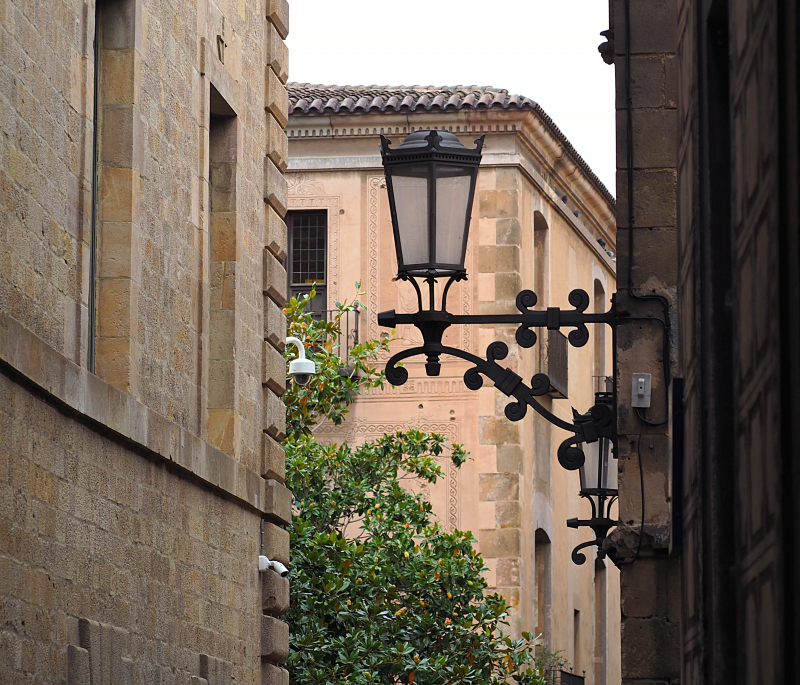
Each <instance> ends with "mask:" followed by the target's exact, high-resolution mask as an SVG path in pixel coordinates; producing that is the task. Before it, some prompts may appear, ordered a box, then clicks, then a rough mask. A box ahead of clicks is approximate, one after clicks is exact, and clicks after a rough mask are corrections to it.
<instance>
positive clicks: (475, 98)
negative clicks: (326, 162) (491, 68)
mask: <svg viewBox="0 0 800 685" xmlns="http://www.w3.org/2000/svg"><path fill="white" fill-rule="evenodd" d="M286 89H287V90H288V92H289V114H290V115H291V114H296V115H303V114H311V115H312V116H313V115H315V114H317V115H319V114H326V113H329V114H336V113H339V112H342V113H356V112H369V111H375V110H377V111H379V112H386V111H387V110H394V111H396V112H401V111H406V112H413V111H416V110H418V109H422V110H426V111H430V110H436V109H438V110H441V111H448V110H459V109H479V108H483V109H489V108H491V107H502V108H503V109H509V108H514V109H530V110H531V111H533V112H535V113H536V114H537V116H538V117H539V119H540V120H541V122H542V123H543V124H544V126H545V128H547V130H548V131H549V132H550V134H551V135H552V136H553V137H554V138H555V139H556V140H558V141H559V142H560V143H561V144H562V145H563V146H564V148H565V150H566V151H567V153H568V154H569V156H570V157H571V158H572V159H573V160H574V162H575V164H576V165H577V166H578V167H579V168H580V169H581V171H583V173H584V174H586V176H587V177H588V178H589V179H590V180H591V181H592V183H593V184H594V185H595V186H596V187H597V189H598V190H599V191H600V193H601V195H603V197H604V198H605V199H606V201H607V202H608V203H609V204H610V205H611V206H612V207H615V206H616V200H615V199H614V196H613V195H612V194H611V193H610V191H609V190H608V188H606V186H605V184H604V183H603V182H602V181H601V180H600V179H599V178H598V177H597V175H596V174H595V173H594V172H593V171H592V169H591V167H590V166H589V165H588V163H587V162H586V160H584V159H583V157H581V156H580V154H579V153H578V151H577V150H576V149H575V148H574V147H573V145H572V143H570V142H569V139H568V138H567V137H566V136H565V135H564V134H563V133H562V132H561V129H559V128H558V126H556V123H555V122H554V121H553V120H552V118H550V115H548V114H547V112H545V111H544V109H542V107H541V105H539V103H537V102H535V101H534V100H531V99H530V98H527V97H524V96H522V95H513V94H510V93H509V92H508V90H506V89H502V88H493V87H492V86H476V85H470V86H465V85H459V86H420V85H413V86H379V85H371V86H336V85H325V84H321V83H296V82H290V83H287V84H286Z"/></svg>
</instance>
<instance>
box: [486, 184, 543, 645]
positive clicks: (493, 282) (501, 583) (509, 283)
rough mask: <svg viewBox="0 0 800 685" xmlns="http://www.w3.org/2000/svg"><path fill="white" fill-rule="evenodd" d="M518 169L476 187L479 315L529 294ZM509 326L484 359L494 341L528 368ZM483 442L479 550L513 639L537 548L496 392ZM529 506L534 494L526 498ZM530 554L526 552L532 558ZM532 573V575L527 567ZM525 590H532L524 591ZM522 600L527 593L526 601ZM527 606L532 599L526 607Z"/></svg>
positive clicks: (496, 335) (517, 455) (491, 329)
mask: <svg viewBox="0 0 800 685" xmlns="http://www.w3.org/2000/svg"><path fill="white" fill-rule="evenodd" d="M520 182H521V177H520V174H519V172H518V171H517V169H515V168H508V169H494V170H485V171H483V172H482V173H481V174H480V175H479V177H478V186H477V188H476V195H477V203H476V205H477V210H478V217H477V221H476V225H474V229H473V230H475V229H477V234H478V238H479V248H478V259H477V262H478V264H477V267H478V268H477V271H478V276H477V278H478V311H479V312H480V313H491V314H501V313H503V314H506V313H514V312H516V311H517V309H516V306H515V299H516V296H517V293H518V292H519V291H520V290H522V287H523V286H522V275H521V273H522V266H521V261H522V250H523V246H522V231H521V228H520V218H519V217H520V216H521V215H522V192H521V191H522V189H521V188H520V187H519V185H520ZM514 330H515V329H513V328H512V327H508V326H486V327H481V328H479V329H478V350H479V354H485V351H486V348H487V347H488V345H490V344H491V343H492V342H494V341H495V340H502V341H503V342H505V343H506V344H507V345H508V347H509V356H508V357H507V358H506V359H505V360H504V361H503V364H504V365H506V366H508V368H511V369H513V370H514V371H515V372H516V373H520V374H521V375H523V376H524V375H525V373H524V372H523V371H522V370H521V368H520V367H521V359H520V349H519V347H518V346H517V345H516V343H515V341H514ZM479 393H480V399H479V408H478V440H479V444H480V448H479V449H480V454H481V455H482V458H481V463H482V465H483V468H482V471H483V472H482V473H480V475H479V476H478V500H479V507H480V509H481V524H482V526H484V527H482V528H481V529H480V530H479V531H478V532H477V537H478V542H479V545H480V552H481V554H482V555H483V558H484V559H485V560H486V564H487V566H488V567H489V569H490V574H489V584H490V586H491V587H492V591H496V592H498V593H499V594H501V595H503V597H505V599H506V601H507V602H508V604H509V606H511V607H513V608H514V611H513V612H511V616H510V618H509V621H510V626H509V627H510V629H511V631H512V633H513V634H519V631H521V630H524V629H525V628H523V626H526V625H528V624H529V623H530V606H529V604H528V602H530V600H531V597H530V596H529V595H530V592H531V587H530V583H525V582H524V581H525V576H524V575H523V574H524V573H525V572H526V568H527V566H529V565H530V564H529V563H528V564H526V563H525V560H526V559H529V558H530V550H529V549H528V550H525V549H524V547H526V543H527V542H528V541H527V540H526V536H525V535H524V532H525V527H524V525H523V511H522V503H523V501H525V499H526V492H524V489H525V483H526V478H525V474H526V471H525V465H524V460H523V444H522V442H523V437H522V434H521V425H520V424H521V423H524V422H519V423H517V422H512V421H509V420H508V419H507V418H506V416H505V414H504V408H505V405H506V404H508V401H509V400H508V398H507V397H506V396H505V395H503V394H502V393H500V392H498V391H496V390H495V389H494V388H487V389H485V390H484V389H482V390H480V391H479ZM527 500H528V501H530V493H527ZM526 551H527V554H526ZM527 572H528V574H530V569H527ZM523 588H524V590H525V592H524V591H523ZM523 595H525V596H524V597H523ZM523 600H528V602H525V601H523Z"/></svg>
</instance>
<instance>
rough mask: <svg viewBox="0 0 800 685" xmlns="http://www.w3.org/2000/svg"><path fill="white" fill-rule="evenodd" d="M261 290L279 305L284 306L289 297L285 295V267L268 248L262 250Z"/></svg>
mask: <svg viewBox="0 0 800 685" xmlns="http://www.w3.org/2000/svg"><path fill="white" fill-rule="evenodd" d="M263 290H264V294H266V295H267V296H268V297H269V298H270V299H271V300H272V301H273V302H275V304H277V305H278V306H279V307H285V306H286V302H287V301H288V299H289V298H288V297H287V295H286V269H284V268H283V266H282V265H281V263H280V262H279V261H278V260H277V259H276V257H275V255H273V254H272V252H270V251H269V250H264V287H263Z"/></svg>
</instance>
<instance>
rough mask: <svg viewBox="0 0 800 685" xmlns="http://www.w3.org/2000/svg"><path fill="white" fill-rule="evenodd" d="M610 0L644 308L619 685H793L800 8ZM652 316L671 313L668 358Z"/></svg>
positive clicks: (625, 348) (634, 276)
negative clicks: (648, 378) (645, 406)
mask: <svg viewBox="0 0 800 685" xmlns="http://www.w3.org/2000/svg"><path fill="white" fill-rule="evenodd" d="M609 4H610V8H611V32H610V33H609V34H608V36H609V39H610V40H609V42H608V43H606V44H604V45H603V46H601V53H603V55H604V57H605V58H607V61H609V62H612V61H613V62H614V63H615V66H616V82H617V112H618V122H619V126H618V136H617V141H618V145H617V149H618V169H619V171H618V185H617V197H618V199H619V203H618V204H619V216H618V218H619V226H620V228H621V230H620V239H619V243H618V244H619V272H618V277H617V286H618V289H617V297H618V301H619V303H620V306H621V308H622V309H623V311H624V312H626V313H628V314H630V315H631V317H634V316H636V317H640V318H639V319H637V320H636V322H633V320H632V321H631V323H630V324H629V325H627V328H628V329H629V330H630V331H632V334H630V335H625V334H624V333H623V330H624V329H625V327H626V326H621V328H620V343H619V347H618V350H617V354H618V359H619V364H618V367H617V369H616V370H617V377H618V378H619V381H620V386H619V387H620V391H621V393H622V395H621V401H620V408H619V430H620V433H621V439H620V443H621V445H622V446H623V448H624V446H625V445H628V446H629V447H630V452H631V455H630V457H629V458H628V459H627V460H626V461H625V471H626V473H625V474H624V475H623V477H622V479H621V484H620V512H621V519H622V522H623V525H622V526H621V527H620V529H619V530H618V532H617V534H616V535H615V536H614V538H615V539H614V544H613V550H612V551H614V552H615V553H616V555H617V558H618V560H621V561H622V562H623V565H622V567H621V594H622V677H623V682H625V683H634V682H638V683H648V684H650V683H654V682H668V683H677V682H683V683H686V684H687V685H689V684H691V685H695V684H698V683H706V684H711V683H715V684H716V683H719V684H722V683H733V682H741V683H748V685H751V684H753V685H758V684H761V683H763V684H765V685H766V684H767V683H797V682H800V625H799V624H798V616H800V591H798V586H797V582H796V581H797V577H798V571H797V568H798V566H797V552H796V547H797V539H798V531H800V517H799V516H798V511H799V510H800V509H799V508H798V496H797V492H798V487H799V486H800V451H798V442H797V438H796V427H797V426H798V425H799V424H798V419H799V418H800V390H798V388H800V382H799V381H800V375H799V374H800V364H798V357H797V352H796V349H795V348H796V339H797V333H798V331H797V329H798V323H797V322H798V320H800V319H799V318H798V317H799V316H800V284H799V283H798V273H800V271H798V267H797V264H798V259H800V251H799V248H798V241H799V240H800V225H799V221H800V220H799V219H798V193H797V189H798V187H800V174H799V173H798V160H800V123H799V122H800V118H799V115H800V112H798V83H799V82H800V79H799V73H798V47H797V46H798V42H799V41H800V12H798V7H797V3H796V2H778V1H770V0H764V1H762V2H748V1H747V0H679V1H676V0H613V1H612V2H610V3H609ZM629 180H632V184H631V185H630V186H629ZM631 200H632V202H631ZM628 207H631V208H632V210H631V211H630V212H629V211H628ZM627 264H632V265H633V266H632V269H629V268H628V266H627ZM628 274H631V276H630V278H629V277H628ZM645 295H647V296H652V295H657V296H661V297H663V298H665V299H664V300H663V301H662V300H660V299H653V298H652V297H649V298H648V299H646V300H643V299H641V296H645ZM648 318H650V319H655V318H662V319H666V320H667V321H668V323H669V335H668V341H669V343H668V345H667V346H666V350H667V351H666V354H665V345H664V343H663V340H662V337H661V333H662V330H660V329H661V324H660V323H658V322H655V321H654V322H653V323H649V322H647V321H646V320H647V319H648ZM650 329H653V330H652V332H651V330H650ZM665 358H666V359H667V360H668V363H667V364H663V363H662V362H663V361H664V359H665ZM662 369H663V371H662ZM650 370H651V371H652V373H653V374H654V375H653V378H654V384H653V398H654V403H653V409H652V410H648V411H651V412H652V413H651V414H649V415H647V416H644V418H646V419H650V420H651V423H658V422H659V421H660V420H661V419H662V418H664V417H666V415H667V414H666V409H667V407H666V397H667V392H666V391H667V388H670V387H671V388H672V393H671V394H672V398H673V408H674V407H675V406H680V402H679V399H680V397H681V392H680V385H681V384H682V386H683V389H682V398H683V407H684V411H683V421H682V423H683V428H682V431H683V436H681V433H680V431H679V430H676V427H679V426H680V422H678V423H676V422H675V421H673V423H672V427H671V429H670V428H669V427H668V425H661V426H653V425H650V424H647V423H644V422H643V421H642V420H641V417H637V416H636V413H635V412H634V411H633V410H632V409H631V407H630V400H629V397H627V398H626V397H625V395H624V393H625V392H626V388H627V389H629V388H630V374H631V373H633V372H637V371H650ZM671 379H672V380H671ZM676 379H677V383H676ZM670 380H671V382H670ZM628 392H629V390H628ZM676 402H677V404H676ZM675 417H676V418H677V419H680V414H679V413H676V414H675ZM670 456H671V457H672V468H671V469H670ZM639 465H641V467H642V469H643V476H644V478H643V480H644V485H645V487H644V502H645V507H646V508H645V514H644V521H643V524H644V525H643V533H644V535H643V536H642V538H641V546H640V532H642V530H641V528H640V526H641V524H642V511H641V505H640V502H641V501H642V499H641V486H640V481H639V477H640V476H639ZM637 552H638V553H637ZM634 558H635V559H636V560H635V561H634V562H633V563H630V564H626V563H624V561H626V560H632V559H634Z"/></svg>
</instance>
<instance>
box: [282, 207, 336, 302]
mask: <svg viewBox="0 0 800 685" xmlns="http://www.w3.org/2000/svg"><path fill="white" fill-rule="evenodd" d="M286 227H287V229H288V237H289V269H288V273H287V277H288V280H289V283H288V285H289V296H290V297H296V298H301V297H303V296H304V295H306V294H308V293H309V292H311V289H312V287H314V284H316V291H317V295H316V297H315V298H314V299H313V300H312V301H311V311H315V312H323V311H325V310H326V309H327V308H328V293H327V285H328V283H327V274H328V216H327V213H326V212H325V210H322V211H313V212H289V214H287V215H286Z"/></svg>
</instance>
